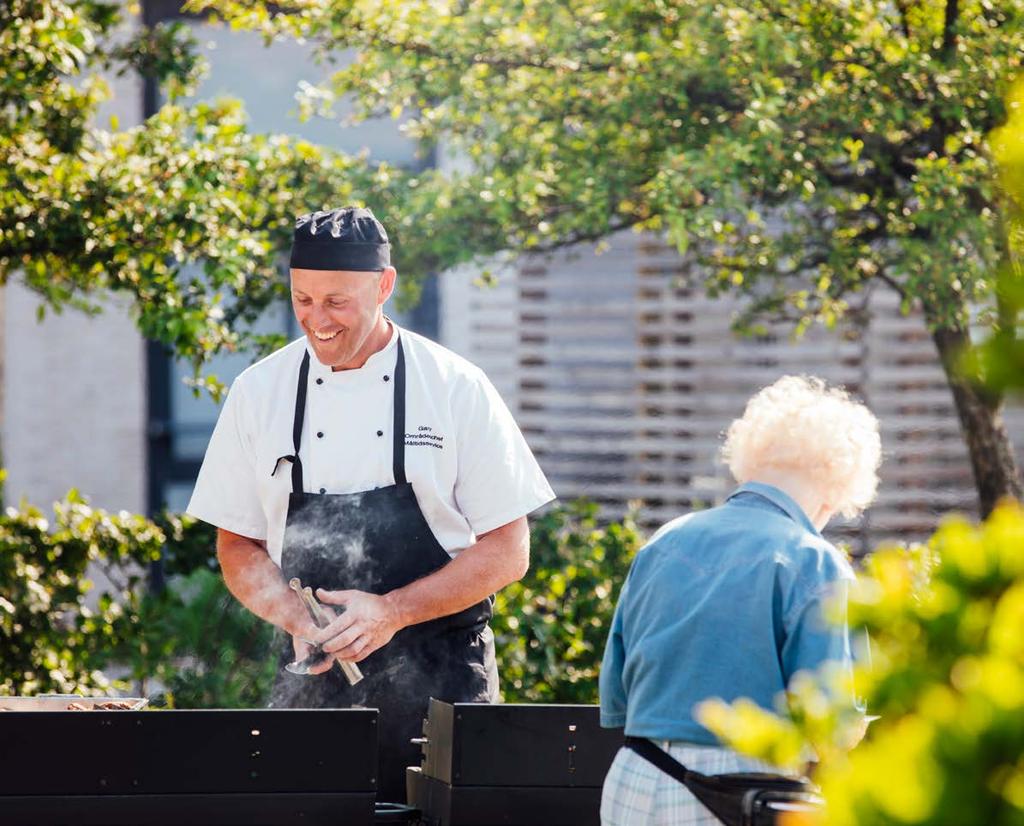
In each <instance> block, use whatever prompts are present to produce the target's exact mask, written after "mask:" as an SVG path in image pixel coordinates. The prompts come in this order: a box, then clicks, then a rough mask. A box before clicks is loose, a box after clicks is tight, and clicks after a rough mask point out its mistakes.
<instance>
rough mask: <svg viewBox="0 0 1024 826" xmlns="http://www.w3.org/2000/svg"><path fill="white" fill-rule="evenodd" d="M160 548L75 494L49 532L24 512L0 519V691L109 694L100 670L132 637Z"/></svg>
mask: <svg viewBox="0 0 1024 826" xmlns="http://www.w3.org/2000/svg"><path fill="white" fill-rule="evenodd" d="M163 542H164V536H163V533H162V532H161V531H160V529H159V528H158V527H157V526H156V525H154V524H153V523H152V522H150V521H149V520H147V519H145V518H144V517H141V516H132V515H129V514H126V513H121V514H116V515H115V514H109V513H105V512H104V511H101V510H94V509H93V508H90V507H89V506H88V505H87V504H86V503H85V501H84V500H83V499H82V497H81V496H79V495H78V493H76V492H75V491H72V492H71V493H69V494H68V497H67V498H66V499H65V501H63V502H60V503H57V505H56V507H55V513H54V521H53V523H52V524H51V523H50V522H49V521H48V520H47V519H46V517H44V515H43V514H42V512H41V511H39V510H38V509H36V508H33V507H30V506H27V505H22V507H21V508H20V509H14V508H8V509H7V511H6V512H5V513H3V514H2V515H0V652H2V653H0V692H2V693H4V694H39V693H45V692H57V693H67V692H80V693H83V694H99V693H103V692H105V691H107V690H108V689H110V688H111V687H112V683H111V680H110V679H109V678H108V677H107V676H106V675H105V673H104V669H105V668H107V667H108V666H110V665H111V664H112V663H114V662H115V661H116V659H115V653H116V652H117V651H119V650H121V649H122V648H123V647H124V646H125V645H126V644H128V643H129V641H131V640H133V639H134V637H135V633H136V618H137V617H138V614H139V611H140V606H141V599H142V597H141V594H142V582H143V579H144V574H145V571H146V566H147V565H148V564H149V563H150V562H152V561H154V560H155V559H157V558H158V557H159V554H160V548H161V546H162V545H163ZM104 580H106V581H104ZM121 687H124V686H123V684H122V686H121Z"/></svg>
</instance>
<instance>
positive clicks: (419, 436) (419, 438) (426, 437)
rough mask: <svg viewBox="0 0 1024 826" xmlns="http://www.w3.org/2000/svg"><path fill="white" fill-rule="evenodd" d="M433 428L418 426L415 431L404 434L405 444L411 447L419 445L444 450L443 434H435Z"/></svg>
mask: <svg viewBox="0 0 1024 826" xmlns="http://www.w3.org/2000/svg"><path fill="white" fill-rule="evenodd" d="M433 430H434V428H432V427H422V426H421V427H418V428H416V432H415V433H406V434H405V444H406V445H407V446H412V447H416V446H418V445H419V446H425V447H436V448H437V449H438V450H444V436H437V435H435V434H434V433H433Z"/></svg>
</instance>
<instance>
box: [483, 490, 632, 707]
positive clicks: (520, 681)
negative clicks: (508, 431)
mask: <svg viewBox="0 0 1024 826" xmlns="http://www.w3.org/2000/svg"><path fill="white" fill-rule="evenodd" d="M598 510H599V509H598V506H597V505H595V504H594V503H591V502H584V501H580V502H575V503H572V504H568V505H565V506H563V507H558V508H553V509H551V510H548V511H546V512H545V513H544V514H542V515H541V516H540V517H537V518H535V519H533V520H531V534H530V570H529V571H528V572H527V574H526V576H525V577H524V578H523V579H522V580H520V581H519V582H513V583H512V584H511V585H509V586H507V587H505V588H503V589H502V590H501V591H500V592H499V593H498V594H497V597H496V600H495V606H494V620H493V623H492V624H493V627H494V633H495V645H496V648H497V655H498V668H499V673H500V675H501V687H502V694H503V696H504V698H505V700H506V701H508V702H521V703H526V702H541V703H596V702H597V677H598V671H599V669H600V666H601V658H602V656H603V654H604V644H605V640H606V639H607V638H608V628H609V626H610V625H611V620H612V614H613V612H614V610H615V603H616V601H617V599H618V593H619V589H620V588H621V586H622V583H623V582H624V581H625V579H626V573H627V572H628V570H629V565H630V563H631V562H632V559H633V556H634V555H635V554H636V552H637V551H638V550H639V549H640V546H641V545H642V544H643V538H642V536H641V534H640V532H639V531H638V529H637V527H636V525H635V523H634V521H633V517H632V516H631V515H627V516H626V518H625V519H624V520H623V521H621V522H614V523H611V524H603V523H600V522H599V521H598Z"/></svg>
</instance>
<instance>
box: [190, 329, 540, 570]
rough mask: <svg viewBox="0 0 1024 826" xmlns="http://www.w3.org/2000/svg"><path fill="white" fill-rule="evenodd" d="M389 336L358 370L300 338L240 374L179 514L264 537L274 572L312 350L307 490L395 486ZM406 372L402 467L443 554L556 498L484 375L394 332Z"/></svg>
mask: <svg viewBox="0 0 1024 826" xmlns="http://www.w3.org/2000/svg"><path fill="white" fill-rule="evenodd" d="M397 329H398V328H397V327H396V326H395V325H394V324H392V334H391V338H390V340H389V341H388V343H387V345H385V347H384V349H382V350H380V351H379V352H377V353H374V354H373V355H372V356H370V358H369V359H367V361H366V363H365V364H364V365H363V366H362V367H360V368H358V369H355V370H339V371H337V372H334V371H332V370H331V368H330V367H327V366H325V365H323V364H321V363H320V361H319V360H318V359H317V357H316V355H315V354H314V353H313V352H312V349H311V348H310V347H309V345H308V343H307V341H306V339H305V337H303V338H300V339H298V340H296V341H293V342H292V343H291V344H288V345H287V346H285V347H283V348H281V349H280V350H278V351H277V352H275V353H273V354H271V355H270V356H268V357H267V358H265V359H263V360H262V361H259V362H257V363H256V364H254V365H252V366H251V367H249V368H248V369H247V370H245V371H244V372H243V373H242V374H241V375H240V376H239V377H238V378H237V379H235V381H234V383H233V384H232V385H231V389H230V391H229V393H228V396H227V399H226V400H225V402H224V406H223V408H222V409H221V412H220V417H219V418H218V419H217V426H216V427H215V428H214V431H213V436H212V437H211V439H210V444H209V446H208V447H207V449H206V456H205V458H204V459H203V465H202V468H201V469H200V471H199V478H198V479H197V480H196V486H195V490H194V491H193V493H192V499H191V501H190V502H189V505H188V510H187V512H188V513H189V514H191V515H192V516H194V517H196V518H198V519H201V520H203V521H204V522H209V523H211V524H213V525H216V526H217V527H218V528H223V529H225V530H228V531H231V532H233V533H237V534H241V535H242V536H247V537H250V538H252V539H262V540H266V544H267V550H268V552H269V554H270V557H271V558H272V559H273V560H274V561H275V562H276V563H277V564H278V565H280V564H281V545H282V541H283V539H284V528H285V519H286V517H287V514H288V494H289V493H291V489H292V474H291V465H290V464H289V463H288V462H281V463H280V468H278V469H277V471H276V473H275V472H274V471H275V466H276V464H277V460H278V459H279V458H280V457H282V456H287V455H290V454H292V453H294V448H293V444H292V425H293V420H294V416H295V391H296V386H297V383H298V377H299V366H300V363H301V361H302V356H303V354H304V353H306V352H307V350H308V351H309V354H310V363H309V385H308V392H307V395H306V417H305V421H304V423H303V431H302V442H301V446H300V450H299V456H300V457H301V459H302V472H303V480H302V481H303V488H304V490H305V492H307V493H317V492H319V493H357V492H360V491H366V490H372V489H374V488H378V487H384V486H386V485H393V484H394V482H395V480H394V473H393V467H392V449H393V444H394V441H393V438H392V432H393V425H394V386H395V385H394V381H393V380H392V379H393V374H394V369H395V363H396V359H397V353H398V350H397V346H396V343H397V340H398V339H397V336H396V335H395V330H397ZM401 338H402V346H403V350H404V352H405V365H406V415H405V430H406V433H405V445H406V448H405V466H406V477H407V479H408V481H409V482H411V483H412V486H413V491H414V492H415V494H416V500H417V502H418V503H419V506H420V510H421V511H422V512H423V516H424V517H425V518H426V520H427V524H428V525H429V526H430V528H431V530H432V531H433V533H434V536H435V538H436V539H437V541H438V543H439V544H440V545H441V547H443V548H444V549H445V550H446V551H447V552H448V553H449V554H450V555H451V556H453V557H454V556H455V555H457V554H458V552H459V551H460V550H461V549H463V548H466V547H468V546H469V545H472V544H473V543H474V542H475V541H476V537H477V536H479V535H480V534H483V533H486V532H487V531H490V530H493V529H494V528H498V527H500V526H502V525H505V524H507V523H509V522H512V521H514V520H516V519H518V518H519V517H521V516H525V515H526V514H528V513H530V512H531V511H533V510H535V509H536V508H539V507H540V506H541V505H544V504H545V503H547V502H550V501H551V500H552V499H554V498H555V495H554V493H553V492H552V490H551V487H550V485H548V482H547V479H545V477H544V474H543V472H542V471H541V469H540V466H539V465H538V464H537V460H536V459H535V458H534V456H533V454H532V453H531V451H530V448H529V446H528V445H527V444H526V440H525V439H524V438H523V435H522V433H521V432H520V431H519V427H518V426H517V425H516V423H515V420H514V419H513V418H512V414H511V413H510V412H509V410H508V408H507V407H506V406H505V403H504V402H503V401H502V399H501V397H500V396H499V395H498V393H497V391H496V390H495V389H494V386H493V385H492V384H491V383H490V381H489V380H488V379H487V377H486V376H485V375H484V373H483V371H482V370H480V368H478V367H476V366H475V365H473V364H471V363H470V362H468V361H466V360H465V359H463V358H462V357H460V356H458V355H456V354H455V353H453V352H451V351H450V350H447V349H446V348H444V347H442V346H441V345H439V344H437V343H435V342H433V341H430V340H429V339H426V338H424V337H423V336H419V335H417V334H415V333H412V332H409V331H408V330H402V331H401Z"/></svg>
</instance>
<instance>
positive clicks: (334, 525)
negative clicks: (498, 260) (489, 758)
mask: <svg viewBox="0 0 1024 826" xmlns="http://www.w3.org/2000/svg"><path fill="white" fill-rule="evenodd" d="M395 278H396V273H395V269H394V268H393V267H392V266H391V261H390V245H389V243H388V238H387V234H386V232H385V231H384V228H383V226H381V224H380V223H379V222H378V221H377V219H376V218H375V217H374V216H373V214H372V212H370V210H368V209H359V208H352V207H346V208H344V209H336V210H331V211H324V212H316V213H313V214H312V215H305V216H302V217H301V218H299V219H298V221H297V222H296V228H295V235H294V241H293V246H292V254H291V288H292V306H293V309H294V312H295V317H296V318H297V319H298V322H299V324H300V326H301V327H302V330H303V333H304V334H305V336H304V338H301V339H299V340H297V341H294V342H292V343H291V344H289V345H288V346H286V347H283V348H282V349H281V350H279V351H277V352H276V353H274V354H272V355H271V356H269V357H267V358H265V359H263V360H262V361H260V362H258V363H257V364H255V365H253V366H252V367H250V368H249V369H247V370H246V371H245V372H243V373H242V374H241V375H240V376H239V377H238V378H237V379H236V380H235V382H234V384H233V385H232V387H231V390H230V393H229V394H228V397H227V400H226V401H225V403H224V407H223V409H222V411H221V414H220V418H219V419H218V421H217V426H216V428H215V430H214V433H213V437H212V438H211V440H210V445H209V447H208V449H207V453H206V457H205V459H204V461H203V467H202V469H201V471H200V473H199V478H198V480H197V482H196V488H195V491H194V493H193V496H192V501H191V502H190V503H189V507H188V512H189V513H191V514H192V515H194V516H196V517H197V518H199V519H202V520H204V521H206V522H210V523H211V524H213V525H216V526H217V528H218V531H217V555H218V558H219V560H220V564H221V568H222V570H223V572H224V580H225V582H226V583H227V586H228V588H229V589H230V590H231V592H232V593H233V594H234V595H235V596H236V597H237V598H238V599H239V600H240V601H241V602H242V604H244V605H245V606H246V607H247V608H249V610H251V611H253V612H254V613H256V614H258V615H259V616H260V617H263V618H264V619H266V620H268V621H269V622H272V623H273V624H274V625H277V626H278V627H280V628H282V629H284V630H285V631H286V632H287V633H288V634H290V635H291V637H292V644H291V646H290V651H289V652H287V653H286V654H285V656H284V657H283V662H287V661H288V660H291V659H292V654H294V657H295V659H296V660H297V661H299V660H305V659H306V658H307V656H308V655H309V654H310V653H311V651H313V649H312V648H311V644H322V646H323V651H324V652H327V653H328V654H330V655H331V656H330V657H328V658H327V659H326V660H324V661H322V662H321V663H319V664H317V665H314V666H313V667H312V668H310V669H309V672H310V673H309V674H308V675H305V676H302V675H297V674H292V673H288V672H287V671H282V672H281V673H280V675H279V676H278V679H277V681H276V683H275V686H274V690H273V695H272V700H271V705H273V706H274V707H285V708H317V707H345V706H350V705H364V706H369V707H375V708H379V709H380V713H381V716H380V750H379V753H380V766H379V772H378V779H377V788H378V796H379V798H380V799H382V800H388V801H402V800H404V799H405V798H404V794H405V777H404V775H405V766H407V765H414V764H416V763H417V762H418V750H417V748H416V747H415V746H414V745H412V744H411V743H410V742H409V740H410V738H412V737H415V736H417V735H418V734H419V730H420V725H421V720H422V717H423V716H424V714H425V711H426V707H427V701H428V698H429V697H431V696H433V697H437V698H439V699H444V700H448V701H452V702H493V701H495V700H497V698H498V685H497V667H496V664H495V659H494V638H493V634H492V633H491V630H490V628H489V627H488V624H487V622H488V619H489V618H490V616H491V606H492V600H491V595H492V594H493V593H494V592H495V591H497V590H498V589H499V588H502V587H504V586H505V585H507V584H508V583H510V582H513V581H514V580H516V579H519V578H520V577H522V576H523V574H524V573H525V572H526V570H527V566H528V562H529V532H528V529H527V523H526V515H527V514H528V513H530V512H531V511H532V510H534V509H535V508H538V507H540V506H541V505H543V504H545V503H547V502H549V501H551V500H552V499H553V498H554V495H553V493H552V492H551V488H550V487H549V485H548V483H547V481H546V480H545V478H544V475H543V473H542V472H541V470H540V468H539V467H538V465H537V463H536V460H535V459H534V458H533V455H532V454H531V453H530V450H529V448H528V447H527V445H526V442H525V440H524V439H523V437H522V434H521V433H520V432H519V429H518V427H517V426H516V424H515V422H514V421H513V419H512V416H511V415H510V413H509V412H508V409H507V408H506V407H505V405H504V403H503V402H502V401H501V399H500V397H499V396H498V394H497V393H496V391H495V390H494V388H493V386H492V385H491V384H490V382H489V381H488V380H487V378H486V377H485V376H484V374H483V373H482V372H481V371H480V370H479V369H478V368H476V367H474V366H473V365H471V364H469V363H468V362H466V361H465V360H463V359H461V358H459V357H458V356H456V355H455V354H454V353H451V352H450V351H448V350H446V349H444V348H443V347H441V346H439V345H437V344H435V343H433V342H431V341H429V340H427V339H425V338H422V337H421V336H418V335H415V334H413V333H410V332H408V331H406V330H400V329H399V328H398V326H397V325H396V324H395V323H394V322H393V321H391V320H390V319H388V318H387V317H386V316H385V315H384V314H383V309H382V308H383V305H384V303H385V302H386V301H387V300H388V298H389V297H390V296H391V294H392V291H393V290H394V286H395ZM293 577H297V578H298V579H300V580H301V582H302V584H303V585H308V586H310V587H312V588H313V589H314V590H315V594H316V596H317V597H318V598H319V600H320V601H321V602H322V603H326V604H327V605H329V606H334V607H335V612H336V613H337V616H335V617H334V619H333V620H332V621H331V623H330V625H328V626H327V627H326V628H324V629H323V630H321V629H319V628H317V627H316V626H315V625H314V624H313V622H312V621H311V619H310V617H309V614H308V613H307V610H306V608H305V607H304V606H303V604H302V601H301V599H300V597H299V596H298V594H297V593H296V592H295V591H293V590H291V589H290V588H289V586H288V582H289V580H290V579H291V578H293ZM335 659H337V660H338V661H344V662H352V663H359V668H360V669H361V671H362V672H363V675H364V678H363V679H362V680H361V681H359V682H357V683H356V684H355V685H350V683H349V681H348V680H346V679H345V677H344V676H342V674H341V673H340V670H339V669H338V668H337V667H335V666H334V660H335ZM314 661H315V659H314ZM300 670H301V669H300Z"/></svg>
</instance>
